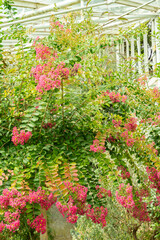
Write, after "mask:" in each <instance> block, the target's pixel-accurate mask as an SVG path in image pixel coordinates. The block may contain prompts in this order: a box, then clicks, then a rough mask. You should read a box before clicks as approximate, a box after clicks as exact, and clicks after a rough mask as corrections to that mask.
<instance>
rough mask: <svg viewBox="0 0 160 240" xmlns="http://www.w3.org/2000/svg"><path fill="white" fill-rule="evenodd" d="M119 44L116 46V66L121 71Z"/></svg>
mask: <svg viewBox="0 0 160 240" xmlns="http://www.w3.org/2000/svg"><path fill="white" fill-rule="evenodd" d="M119 49H120V47H119V43H117V45H116V66H117V70H119V64H120V58H119Z"/></svg>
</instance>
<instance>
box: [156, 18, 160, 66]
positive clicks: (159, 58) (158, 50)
mask: <svg viewBox="0 0 160 240" xmlns="http://www.w3.org/2000/svg"><path fill="white" fill-rule="evenodd" d="M155 33H156V59H157V63H159V62H160V44H159V39H158V36H157V33H158V23H157V19H155Z"/></svg>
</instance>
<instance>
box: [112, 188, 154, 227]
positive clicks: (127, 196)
mask: <svg viewBox="0 0 160 240" xmlns="http://www.w3.org/2000/svg"><path fill="white" fill-rule="evenodd" d="M132 190H133V189H132V186H130V185H129V184H127V186H126V187H125V186H124V184H123V183H122V184H120V186H119V191H116V199H117V201H118V202H119V203H120V204H121V205H122V206H123V207H125V208H126V209H127V211H128V212H130V214H131V215H132V216H133V217H134V218H137V219H139V221H143V222H144V221H147V222H149V221H150V218H149V215H148V211H147V204H146V203H145V202H142V197H141V198H139V199H137V201H134V200H133V192H132Z"/></svg>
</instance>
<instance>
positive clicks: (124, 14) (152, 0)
mask: <svg viewBox="0 0 160 240" xmlns="http://www.w3.org/2000/svg"><path fill="white" fill-rule="evenodd" d="M154 1H155V0H151V1H149V2H147V3H144V4H142V5H140V6H139V7H136V8H134V9H132V10H130V11H128V12H126V13H123V14H122V15H120V16H117V17H116V18H114V19H112V20H110V21H108V22H107V23H105V24H103V27H104V26H106V25H108V24H109V23H111V22H114V21H116V20H117V19H119V18H122V17H124V16H126V15H128V14H130V13H132V12H134V11H137V10H138V9H140V8H142V7H144V6H146V5H148V4H150V3H152V2H154Z"/></svg>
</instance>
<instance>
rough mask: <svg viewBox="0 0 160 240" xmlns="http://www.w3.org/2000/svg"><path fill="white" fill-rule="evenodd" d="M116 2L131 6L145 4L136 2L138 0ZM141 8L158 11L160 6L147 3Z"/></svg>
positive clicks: (117, 0) (118, 0) (119, 0)
mask: <svg viewBox="0 0 160 240" xmlns="http://www.w3.org/2000/svg"><path fill="white" fill-rule="evenodd" d="M115 3H118V4H122V5H125V6H129V7H139V6H140V5H142V4H143V2H136V1H130V0H116V1H115ZM141 8H142V9H145V10H149V11H152V12H157V11H158V10H159V9H160V7H155V6H151V5H148V6H147V5H146V6H143V7H141Z"/></svg>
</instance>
